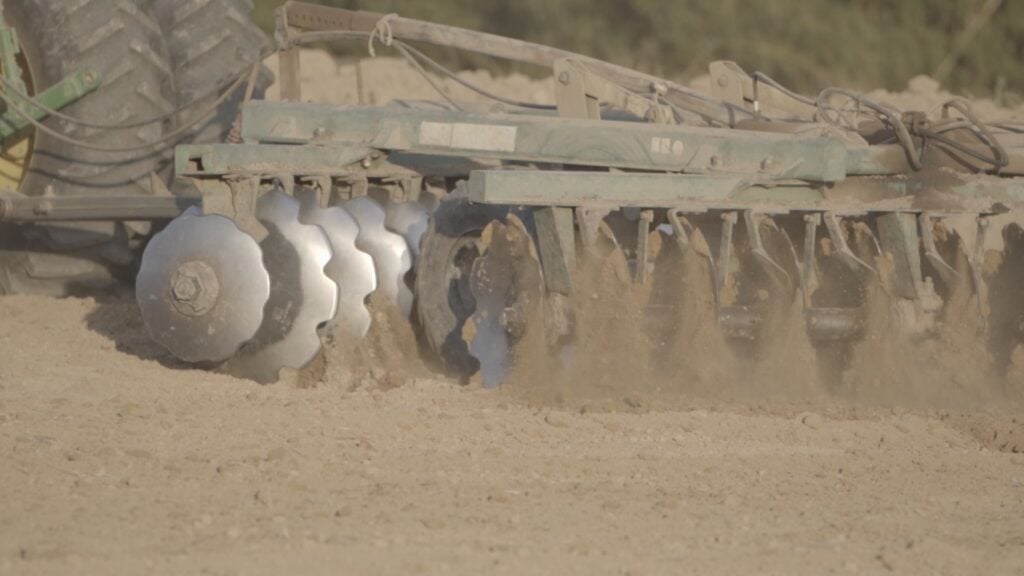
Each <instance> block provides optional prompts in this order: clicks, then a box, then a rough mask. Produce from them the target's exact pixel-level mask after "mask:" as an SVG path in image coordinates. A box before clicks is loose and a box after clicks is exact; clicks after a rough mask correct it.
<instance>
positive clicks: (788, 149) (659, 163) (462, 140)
mask: <svg viewBox="0 0 1024 576" xmlns="http://www.w3.org/2000/svg"><path fill="white" fill-rule="evenodd" d="M243 123H244V128H243V132H242V135H243V139H245V140H246V141H247V142H259V143H284V144H298V143H308V142H317V143H329V142H346V143H361V144H369V145H371V146H373V147H374V148H378V149H381V150H388V151H405V152H409V153H417V154H429V155H440V156H463V157H471V158H485V159H497V160H509V161H520V162H542V163H548V164H566V165H576V166H593V167H602V168H624V169H635V170H660V171H671V172H687V173H693V174H751V175H757V176H758V177H760V178H763V179H774V180H778V179H801V180H809V181H816V182H835V181H839V180H842V179H843V178H844V177H845V176H846V164H847V160H846V147H845V146H843V144H842V143H841V142H839V141H837V140H834V139H831V138H817V137H802V136H793V135H787V134H775V133H767V132H752V131H746V130H720V129H714V128H704V127H695V126H668V125H657V124H647V123H642V122H619V121H608V120H578V119H567V118H556V117H540V116H532V115H513V114H471V113H466V112H457V111H449V110H432V109H431V110H425V109H410V108H400V107H345V106H324V105H297V104H287V103H285V104H279V103H267V102H260V103H253V104H251V105H249V106H248V107H247V108H246V111H245V113H244V119H243Z"/></svg>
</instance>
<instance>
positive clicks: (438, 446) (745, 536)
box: [0, 297, 1024, 574]
mask: <svg viewBox="0 0 1024 576" xmlns="http://www.w3.org/2000/svg"><path fill="white" fill-rule="evenodd" d="M133 310H134V309H133V307H132V305H131V303H130V302H128V301H124V300H115V301H110V302H104V303H97V302H95V301H92V300H61V301H56V300H48V299H43V298H38V297H5V298H0V319H2V320H0V454H2V458H3V466H0V487H2V488H0V490H2V499H0V572H4V573H11V574H14V573H17V574H33V573H62V574H63V573H68V572H73V573H88V574H101V573H113V572H119V573H135V574H138V573H157V574H159V573H164V574H181V573H198V572H200V571H204V572H206V573H215V574H222V573H223V574H230V573H237V574H277V573H282V572H283V571H284V570H286V569H289V570H290V571H296V570H295V569H296V568H298V569H299V570H298V571H299V572H302V573H332V574H333V573H345V572H349V573H408V572H423V573H469V572H471V571H472V572H481V571H486V572H489V573H508V574H519V573H524V572H544V573H565V572H573V573H616V574H619V573H630V574H645V573H677V572H680V571H685V572H694V573H703V574H737V573H752V572H753V573H786V574H792V573H807V574H821V573H831V572H836V573H883V572H888V571H893V572H896V573H920V574H972V573H974V574H980V573H985V574H1020V573H1024V454H1021V453H1014V452H1013V450H1017V451H1018V452H1020V450H1021V449H1022V448H1024V443H1022V437H1021V428H1020V426H1021V425H1020V421H1019V420H1017V418H1019V416H1015V414H1014V413H1013V412H991V411H975V412H972V413H969V414H956V413H948V412H917V413H912V412H904V411H899V410H882V409H870V408H863V407H861V408H857V407H851V406H847V407H843V406H840V405H838V404H830V403H827V402H818V403H816V404H815V405H792V404H789V405H782V404H780V405H770V404H756V403H744V402H729V403H715V402H709V401H701V402H699V403H697V404H695V405H692V406H678V407H676V408H674V409H672V410H664V411H661V410H648V409H647V408H646V407H645V406H644V405H643V404H642V403H638V402H630V403H629V404H626V403H623V405H622V410H619V411H605V412H597V413H595V412H586V411H584V413H580V412H579V411H565V410H560V409H552V408H542V407H541V408H538V407H536V406H530V405H527V404H524V403H522V402H520V401H519V399H518V398H517V397H516V396H515V395H514V394H512V393H509V392H487V391H483V390H480V389H477V388H472V387H468V388H467V387H460V386H459V385H457V384H455V383H453V382H449V381H444V380H439V379H435V378H423V379H412V380H409V381H405V382H401V383H400V385H399V386H397V387H394V388H391V389H387V390H384V389H383V388H384V387H382V386H380V385H379V384H378V383H377V382H375V381H374V380H373V379H372V378H371V379H367V380H364V381H362V382H361V383H358V384H356V385H354V386H353V384H351V383H346V384H344V385H343V384H341V383H340V382H338V381H328V382H326V383H324V384H321V385H319V386H317V387H315V388H308V389H302V388H296V387H295V386H292V385H289V384H278V385H273V386H266V387H263V386H259V385H256V384H253V383H250V382H247V381H242V380H235V379H232V378H229V377H226V376H221V375H216V374H211V373H207V372H201V371H194V370H184V369H175V368H172V367H167V366H165V365H162V364H161V362H166V358H165V357H164V356H163V355H162V354H161V353H160V352H159V351H158V350H156V349H155V348H153V346H152V345H151V344H149V343H148V341H147V339H146V336H145V334H144V331H143V330H142V328H141V326H140V324H139V320H138V317H137V316H136V315H135V313H134V311H133ZM353 387H354V389H352V388H353ZM1018 414H1019V413H1018ZM200 569H202V570H200Z"/></svg>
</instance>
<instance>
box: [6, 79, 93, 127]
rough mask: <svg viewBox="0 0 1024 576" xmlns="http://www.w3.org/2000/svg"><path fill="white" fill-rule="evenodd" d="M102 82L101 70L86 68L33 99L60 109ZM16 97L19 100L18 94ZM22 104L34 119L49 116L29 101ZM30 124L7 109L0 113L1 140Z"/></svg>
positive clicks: (49, 106) (54, 108) (23, 109)
mask: <svg viewBox="0 0 1024 576" xmlns="http://www.w3.org/2000/svg"><path fill="white" fill-rule="evenodd" d="M5 70H6V69H5ZM101 82H102V79H101V78H100V74H99V72H97V71H96V70H94V69H92V68H84V69H82V70H79V71H78V72H75V73H74V74H72V75H70V76H68V77H67V78H64V79H63V80H61V81H60V82H58V83H56V84H54V85H53V86H50V87H49V88H47V89H46V90H43V91H42V92H40V93H39V94H36V95H35V96H34V97H33V98H32V101H33V102H38V103H39V104H41V105H43V106H45V107H47V108H50V109H53V110H59V109H61V108H63V107H65V106H67V105H68V104H71V103H72V102H75V101H76V100H78V99H79V98H81V97H83V96H85V95H86V94H88V93H89V92H92V91H93V90H95V89H96V88H98V87H99V85H100V83H101ZM14 98H15V101H17V96H15V97H14ZM20 106H21V109H22V111H24V112H25V113H26V114H27V115H28V116H30V117H32V119H33V120H43V119H45V118H46V117H47V113H46V112H45V111H43V110H42V109H41V108H37V107H35V106H33V105H32V104H31V103H29V102H23V103H20ZM28 125H29V122H28V121H27V120H25V118H24V117H22V116H21V115H20V114H18V113H17V112H15V111H13V110H7V111H6V112H4V113H3V114H2V115H0V140H2V139H4V138H7V137H9V136H12V135H14V134H16V133H17V132H18V131H19V130H21V129H23V128H25V127H26V126H28Z"/></svg>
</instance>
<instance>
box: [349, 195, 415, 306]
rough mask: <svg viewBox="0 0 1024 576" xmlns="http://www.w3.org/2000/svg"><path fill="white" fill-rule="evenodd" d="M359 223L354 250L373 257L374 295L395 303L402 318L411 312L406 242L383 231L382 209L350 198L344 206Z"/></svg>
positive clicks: (409, 260)
mask: <svg viewBox="0 0 1024 576" xmlns="http://www.w3.org/2000/svg"><path fill="white" fill-rule="evenodd" d="M343 207H344V208H345V210H346V211H348V213H349V214H351V215H352V217H353V218H355V219H356V222H358V223H359V236H358V237H357V238H356V246H357V247H359V249H360V250H363V251H364V252H366V253H367V254H369V255H370V256H372V257H373V264H374V268H375V269H376V271H377V291H378V292H379V293H381V294H382V295H383V296H384V297H385V298H387V299H388V300H389V301H391V302H394V303H395V304H396V305H397V306H398V309H399V310H400V311H401V312H402V314H403V315H404V316H408V315H409V313H410V312H411V311H412V290H410V289H409V286H407V285H406V283H405V275H406V274H407V273H408V272H409V270H410V269H411V268H412V252H411V251H410V250H409V244H408V243H407V242H406V241H405V238H403V237H402V236H400V235H399V234H396V233H394V232H391V231H389V230H388V229H386V228H385V227H384V220H385V218H386V213H385V211H384V208H383V207H382V206H381V205H380V204H378V203H377V201H376V200H373V199H372V198H367V197H366V196H361V197H358V198H353V199H351V200H349V201H348V202H346V203H345V204H344V206H343Z"/></svg>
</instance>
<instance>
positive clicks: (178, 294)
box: [171, 274, 203, 302]
mask: <svg viewBox="0 0 1024 576" xmlns="http://www.w3.org/2000/svg"><path fill="white" fill-rule="evenodd" d="M202 291H203V287H202V284H201V283H200V281H199V278H196V277H195V276H192V275H191V274H179V275H178V277H177V278H175V279H174V283H173V285H172V286H171V295H172V296H174V299H175V300H177V301H178V302H191V301H193V300H195V299H196V297H198V296H199V294H200V293H201V292H202Z"/></svg>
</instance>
